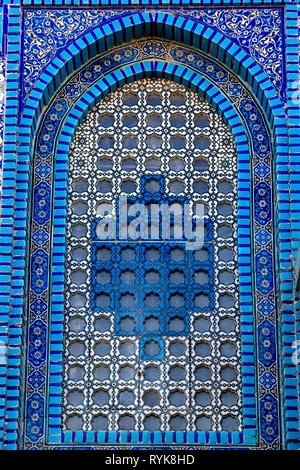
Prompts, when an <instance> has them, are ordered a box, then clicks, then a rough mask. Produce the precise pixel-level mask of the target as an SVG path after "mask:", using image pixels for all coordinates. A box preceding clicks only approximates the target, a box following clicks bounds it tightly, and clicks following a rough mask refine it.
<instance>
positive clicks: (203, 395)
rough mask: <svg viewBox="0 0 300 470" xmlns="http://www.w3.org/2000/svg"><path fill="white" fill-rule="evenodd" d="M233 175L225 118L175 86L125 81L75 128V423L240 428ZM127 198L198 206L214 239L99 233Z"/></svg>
mask: <svg viewBox="0 0 300 470" xmlns="http://www.w3.org/2000/svg"><path fill="white" fill-rule="evenodd" d="M158 44H159V43H157V46H158ZM115 110H119V111H118V112H116V111H115ZM99 136H100V138H99ZM83 156H84V157H83ZM225 157H226V158H225ZM236 170H237V161H236V155H235V146H234V143H233V142H232V137H231V134H230V133H229V132H228V130H227V128H226V127H225V126H224V124H223V123H222V120H221V119H220V118H219V116H218V115H217V113H216V112H215V111H214V110H213V109H212V108H210V107H209V106H208V105H207V104H206V103H205V102H204V101H203V100H201V99H200V98H199V97H198V96H197V95H196V94H194V93H191V92H189V91H187V90H186V89H185V88H184V87H182V86H178V85H176V84H172V83H171V82H168V81H159V80H154V81H152V80H149V79H148V80H146V81H138V82H136V83H134V84H132V85H130V86H129V85H127V86H125V87H124V88H123V89H121V90H120V91H117V92H114V93H113V94H112V95H110V96H109V97H108V98H106V99H105V100H103V101H102V102H101V103H99V105H98V106H97V107H96V108H95V109H94V110H93V111H90V113H89V114H88V116H87V118H86V120H85V122H84V123H83V124H82V125H81V126H80V128H79V129H78V131H77V133H76V134H75V136H74V141H73V143H72V145H71V153H70V167H69V183H68V186H69V216H68V221H69V223H68V232H69V234H68V239H69V246H68V250H69V256H68V265H67V270H66V286H67V292H68V293H67V297H66V306H65V331H66V332H67V333H66V338H65V356H64V357H65V366H64V368H65V379H64V384H65V386H64V396H65V400H66V401H65V403H66V405H64V408H63V409H64V415H65V418H64V422H63V426H64V427H66V429H71V430H78V429H87V430H88V429H96V430H103V429H104V430H106V429H107V430H113V429H119V430H122V429H123V430H135V429H136V430H143V429H146V430H149V431H157V430H161V431H169V430H173V431H180V430H181V431H184V430H186V429H188V430H193V429H196V430H198V431H210V430H212V431H215V430H221V429H223V430H226V431H229V430H230V431H238V430H241V428H240V425H239V424H238V420H237V418H239V415H240V414H241V413H240V411H239V407H238V401H239V400H240V403H241V395H240V393H239V395H238V394H237V392H239V391H240V389H241V387H240V372H239V366H238V362H239V357H240V343H239V338H238V335H239V303H238V295H237V293H238V277H237V269H236V254H235V253H234V251H233V250H234V248H235V242H234V237H236V235H234V233H233V232H232V227H233V228H234V231H236V223H234V220H235V218H236V216H235V215H234V213H236V207H235V201H234V193H235V197H236ZM162 174H163V175H164V176H163V177H162V176H161V175H162ZM212 175H213V176H212ZM126 194H127V195H128V200H127V203H128V205H129V206H130V205H132V204H135V203H137V202H138V203H139V204H140V205H142V207H143V209H144V210H145V211H147V210H148V209H147V208H148V207H150V204H155V203H157V202H158V203H160V204H161V203H164V204H168V207H171V206H170V205H171V204H175V203H177V204H187V203H189V201H193V203H199V202H200V201H201V202H202V203H203V204H205V206H206V207H207V216H206V217H207V224H206V227H207V233H206V235H205V240H206V243H205V247H204V248H203V249H201V250H196V251H193V250H186V248H185V242H184V240H185V238H184V237H182V236H181V237H180V238H181V240H182V242H181V243H180V240H178V239H177V237H176V242H173V243H172V242H171V243H170V241H169V242H167V241H166V242H165V243H163V242H162V241H160V242H158V243H157V242H155V240H154V241H153V240H151V241H150V240H149V241H148V242H145V241H144V242H142V239H143V238H145V237H146V232H147V230H148V223H147V225H146V226H144V225H145V224H141V226H140V235H141V240H140V243H136V242H133V240H131V242H130V237H129V241H128V242H127V243H126V242H125V241H123V242H122V241H120V242H117V243H115V242H111V243H110V242H108V243H106V244H105V243H103V241H102V242H100V241H98V242H97V241H96V240H97V236H95V233H94V221H95V219H96V220H97V211H98V209H99V206H100V207H102V205H103V204H104V205H105V206H107V203H110V202H111V203H112V204H113V205H114V209H113V210H114V213H116V212H117V211H118V197H119V196H120V195H126ZM214 194H217V197H216V198H215V197H214ZM95 196H96V197H95ZM180 207H181V206H180ZM128 210H130V209H128ZM141 210H142V209H141ZM181 217H182V216H181ZM174 222H175V221H174ZM161 223H162V221H161V222H160V224H161ZM166 223H167V220H166ZM117 231H118V224H117ZM170 235H171V234H170ZM162 236H163V234H161V236H159V234H158V236H156V240H157V241H159V240H161V237H162ZM165 236H166V235H165ZM173 236H174V234H173ZM167 238H169V237H168V236H167ZM141 242H142V243H141ZM217 247H218V248H217ZM84 253H85V255H84ZM133 277H135V279H133ZM88 332H89V333H88ZM84 349H85V352H84V351H83V350H84ZM216 358H218V359H216ZM86 364H89V365H88V366H87V368H86ZM85 376H86V377H89V379H88V381H89V383H90V387H89V386H88V387H87V385H86V381H85V380H84V377H85ZM78 379H79V380H78ZM239 396H240V397H239ZM216 408H217V409H218V413H217V414H216V413H215V409H216ZM86 409H87V410H88V413H86V412H85V410H86Z"/></svg>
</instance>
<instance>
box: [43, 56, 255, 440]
mask: <svg viewBox="0 0 300 470" xmlns="http://www.w3.org/2000/svg"><path fill="white" fill-rule="evenodd" d="M153 73H155V74H156V75H157V76H159V77H161V76H163V77H164V78H167V79H171V80H175V81H177V82H180V81H181V82H183V84H184V85H185V86H188V87H189V88H191V89H192V90H193V91H196V92H197V93H200V94H201V95H204V96H205V98H206V99H207V100H208V101H209V102H210V103H211V104H212V105H213V106H214V107H215V108H216V109H217V111H218V113H219V114H221V115H223V117H224V118H225V120H226V121H227V122H228V124H229V126H230V127H231V129H232V132H233V133H234V135H235V139H236V143H237V149H238V155H239V175H240V178H241V179H242V180H243V181H248V185H249V184H250V173H249V169H250V166H249V161H247V158H248V159H249V156H250V151H249V148H248V144H247V135H246V133H245V131H244V126H243V125H242V122H241V120H240V118H239V116H238V114H237V113H236V111H235V110H234V108H233V107H232V105H231V104H230V103H229V102H228V100H227V99H226V98H225V96H224V95H222V93H221V92H220V91H219V90H218V89H217V88H216V87H214V86H213V85H212V83H211V82H210V81H209V80H208V79H207V78H204V77H201V75H200V74H196V73H193V72H192V71H191V70H189V69H187V68H185V69H183V68H180V67H178V65H175V64H170V63H165V62H162V61H144V62H143V63H134V64H132V65H130V66H123V67H122V69H119V70H114V72H113V73H111V74H107V75H105V77H104V78H102V79H100V80H99V81H98V82H96V83H95V84H94V85H93V86H92V87H91V88H90V89H89V90H88V91H87V92H85V93H84V94H83V96H82V97H81V98H80V99H79V100H78V101H77V102H76V103H75V104H74V106H73V108H72V109H71V110H70V111H69V114H68V116H67V117H66V118H65V124H64V126H63V127H62V130H61V132H60V135H59V137H58V144H57V157H56V175H55V181H56V184H55V187H54V211H53V212H54V219H53V232H54V235H53V260H55V266H56V271H55V275H54V276H53V280H52V296H53V297H52V298H53V301H52V322H53V324H55V325H56V328H55V330H56V332H55V335H54V336H53V337H51V338H50V351H53V353H52V354H51V353H50V367H51V363H52V364H53V365H54V364H55V368H54V371H53V374H52V376H51V372H50V384H51V385H50V389H49V399H50V402H49V439H50V441H49V442H50V443H56V444H57V443H58V442H62V441H61V439H63V442H66V441H69V440H70V439H71V438H72V437H71V436H72V433H71V432H66V433H63V435H62V436H61V431H60V428H61V408H60V406H59V402H58V400H59V399H60V397H61V395H62V390H61V377H60V375H59V374H58V373H57V372H58V371H59V370H61V369H62V364H61V367H59V359H60V360H61V361H62V359H63V353H62V350H61V348H58V347H57V345H58V343H59V342H61V343H62V341H63V332H62V327H63V324H62V322H63V311H64V295H63V292H64V283H63V275H64V266H65V259H64V246H65V243H66V233H65V232H66V199H67V186H66V183H67V178H68V174H67V162H68V153H69V145H70V142H71V139H72V136H73V133H74V131H75V130H76V128H77V127H78V124H79V123H80V122H82V119H83V117H84V116H85V115H86V114H87V112H88V110H89V109H91V108H93V107H94V105H95V104H96V103H97V102H98V101H99V100H100V99H101V97H103V96H105V95H107V93H109V92H110V91H111V90H114V89H115V88H116V87H117V86H120V85H122V84H123V83H124V82H125V79H124V77H126V82H130V81H133V80H134V79H138V78H142V77H147V76H153ZM63 181H65V184H62V182H63ZM243 186H245V184H244V185H243ZM247 189H248V190H247ZM249 190H250V188H247V187H244V188H243V189H242V190H240V193H242V194H243V197H242V198H240V199H239V204H240V205H239V207H238V212H239V217H238V224H239V230H240V232H241V236H240V238H239V245H240V246H239V259H240V262H241V264H242V265H243V266H244V272H243V273H241V276H240V285H241V312H242V315H241V329H242V344H243V346H242V351H243V352H242V368H243V372H244V373H245V374H246V376H247V373H248V374H249V375H250V376H254V371H253V368H254V338H253V335H252V331H253V312H252V310H251V309H249V300H248V297H249V296H250V297H251V285H249V275H251V260H250V256H249V254H248V253H244V252H243V251H244V247H245V246H249V243H250V239H249V233H250V226H249V220H250V214H249V210H247V209H245V206H247V205H248V207H249V205H250V191H249ZM247 198H248V203H247ZM56 214H57V215H56ZM63 214H64V216H63ZM245 234H248V235H245ZM247 267H248V269H247ZM249 289H250V291H249ZM243 297H245V301H243ZM58 324H60V325H61V326H60V328H59V327H58ZM57 330H59V331H60V333H58V332H57ZM249 335H250V337H249ZM51 344H53V347H52V346H51ZM243 395H244V403H243V404H244V429H245V430H244V433H243V435H241V434H240V433H233V436H234V437H233V440H234V442H236V443H237V442H239V443H241V442H242V443H243V444H245V445H255V443H256V436H255V434H256V433H255V431H256V418H255V416H254V417H252V418H249V415H250V416H251V415H252V414H253V409H252V408H253V401H255V384H254V381H253V383H252V384H249V383H247V382H246V383H244V384H243ZM246 397H247V398H246ZM52 401H53V402H52ZM253 431H254V435H253ZM152 434H153V433H148V432H144V433H143V434H142V439H145V442H151V436H152ZM92 435H94V442H96V443H101V442H102V443H103V444H104V443H105V442H107V441H106V440H105V436H106V439H108V442H110V443H112V442H114V443H116V442H117V441H116V439H117V433H116V432H112V431H111V432H109V433H108V434H107V433H90V434H89V436H90V437H89V439H91V436H92ZM120 435H121V436H123V439H121V441H120V442H128V441H127V440H126V441H125V440H124V439H125V436H127V433H120ZM166 435H167V436H169V439H167V440H165V443H173V444H176V443H177V444H179V443H184V442H187V437H186V436H187V435H188V436H189V438H188V441H189V443H190V444H192V443H193V444H198V445H205V444H207V442H208V443H209V444H210V445H211V444H218V443H220V444H228V443H229V441H231V442H232V435H230V437H229V436H228V433H225V432H224V433H214V432H210V433H209V440H208V441H207V435H206V434H205V433H204V432H203V433H197V432H195V433H194V432H191V433H188V434H187V433H172V432H170V433H166ZM154 436H155V443H163V436H162V433H155V434H154ZM217 436H219V437H217ZM80 439H83V433H82V432H77V433H76V435H75V440H76V442H77V443H78V442H85V441H82V440H81V441H80ZM103 439H104V440H103ZM126 439H127V437H126ZM170 439H171V440H170ZM90 442H91V441H90ZM138 442H140V443H144V441H143V440H139V441H138Z"/></svg>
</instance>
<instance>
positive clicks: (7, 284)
mask: <svg viewBox="0 0 300 470" xmlns="http://www.w3.org/2000/svg"><path fill="white" fill-rule="evenodd" d="M4 15H5V17H6V22H5V23H4V28H3V35H4V37H5V38H6V41H7V42H6V44H5V47H6V51H7V54H6V102H5V116H4V122H5V130H4V156H3V157H4V160H3V173H2V210H1V217H2V220H1V244H0V250H1V267H0V269H1V271H0V272H1V279H2V287H1V293H0V299H1V300H0V303H1V333H2V340H3V343H4V345H5V353H6V367H1V376H0V377H1V407H2V410H1V415H2V417H3V418H4V423H3V427H2V432H1V434H2V436H3V438H2V439H4V440H5V442H6V444H5V448H7V449H14V448H16V442H17V440H18V433H19V430H20V426H19V423H20V413H21V412H22V411H21V406H20V403H21V400H22V389H24V379H23V373H22V370H24V363H23V368H22V344H21V343H22V339H21V338H22V336H24V330H23V315H24V310H23V303H24V298H25V297H26V295H25V292H24V289H23V286H24V279H25V269H24V268H25V258H26V254H25V243H24V241H22V239H23V240H25V239H26V229H25V225H26V224H25V220H26V215H25V213H26V209H25V208H24V207H23V203H22V199H23V196H24V194H23V177H24V174H23V170H24V168H22V162H21V161H20V160H19V159H18V158H17V153H16V150H17V141H18V133H17V126H16V121H17V115H18V105H17V97H18V93H19V58H20V44H19V40H20V24H21V22H20V18H21V9H20V7H19V6H17V5H16V6H14V5H10V6H8V7H5V9H4ZM3 389H4V390H3ZM3 392H4V393H3ZM2 439H1V442H0V448H1V447H2Z"/></svg>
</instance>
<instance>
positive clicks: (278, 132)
mask: <svg viewBox="0 0 300 470" xmlns="http://www.w3.org/2000/svg"><path fill="white" fill-rule="evenodd" d="M8 3H9V4H11V3H12V2H8ZM260 3H262V2H260ZM268 3H269V4H270V2H268ZM276 3H277V2H276ZM297 3H298V2H297ZM18 4H19V2H18ZM215 4H216V3H215ZM233 4H234V5H237V4H239V5H241V4H242V3H237V2H234V3H233ZM247 4H248V5H249V3H247ZM251 4H253V3H252V2H250V5H251ZM272 4H273V2H272ZM288 4H290V2H288ZM123 5H124V4H123ZM291 6H292V5H291ZM288 17H289V16H288V12H287V18H288ZM291 18H292V14H291ZM287 32H288V28H287ZM292 36H294V32H293V31H292V30H291V42H292V41H293V40H295V38H292ZM15 42H16V41H15ZM12 47H13V46H12ZM289 59H290V60H291V62H293V61H294V60H293V52H292V48H291V52H290V55H288V61H289ZM13 91H15V90H13V89H12V92H13ZM263 105H264V106H265V103H264V104H263ZM276 115H277V119H276V129H275V131H274V135H275V138H276V139H275V143H278V145H277V149H278V158H277V162H278V164H279V165H281V164H282V165H284V164H285V165H286V166H287V162H288V159H286V158H287V157H286V156H287V150H288V147H287V144H286V142H285V136H286V132H285V129H286V127H285V122H284V118H283V113H282V112H281V111H280V112H279V113H276ZM267 117H268V118H269V119H270V120H271V122H272V113H267ZM6 143H8V142H6ZM8 145H10V143H8ZM274 145H275V144H274ZM6 152H7V153H10V152H8V148H7V147H6ZM7 153H6V162H7V161H9V156H8V154H7ZM25 161H26V160H25ZM284 162H285V163H284ZM24 168H25V167H24ZM285 172H286V174H287V170H286V169H285ZM25 173H26V170H25ZM5 177H6V178H8V176H7V173H5ZM7 182H8V181H6V183H7ZM13 187H14V186H13ZM6 188H7V186H6V187H5V190H6ZM8 189H9V190H11V189H12V186H8ZM11 195H12V194H10V196H11ZM5 196H6V197H7V198H8V193H6V195H5ZM6 202H8V199H6ZM285 204H286V202H284V201H283V203H282V204H279V208H278V214H279V215H280V216H282V217H285V213H286V208H285ZM6 207H7V210H9V209H11V204H6ZM9 226H11V224H10V223H9V222H8V224H7V226H6V224H5V222H4V227H5V228H6V227H7V228H8V230H9ZM283 232H284V230H283ZM283 232H282V234H281V235H282V240H283V241H282V243H281V255H280V256H283V258H282V259H283V260H282V261H281V265H282V266H283V265H284V263H285V261H284V260H285V259H286V253H287V250H288V249H289V248H288V246H287V245H286V246H285V245H284V244H285V242H284V233H283ZM8 233H9V232H8ZM11 233H12V232H11ZM10 237H11V235H10ZM6 240H7V239H6V235H5V236H4V238H3V243H4V248H5V251H2V250H1V252H2V253H6V252H7V245H6ZM11 241H12V238H11ZM279 261H280V258H279ZM4 262H5V263H9V262H10V254H9V255H8V258H6V259H5V261H4ZM6 266H9V264H7V265H6ZM278 271H279V270H278ZM8 272H9V268H8ZM4 273H5V276H7V269H6V268H4ZM6 279H7V278H6V277H5V282H6ZM21 279H22V276H21ZM18 280H19V279H18ZM6 285H7V286H9V284H6ZM287 291H288V289H287ZM287 291H286V292H287ZM291 292H292V291H291V290H290V291H289V293H291ZM287 293H288V292H287ZM3 298H4V301H3V305H6V303H5V301H6V297H5V296H3ZM4 316H5V315H4ZM285 318H286V322H287V325H288V328H290V329H291V334H290V336H291V339H292V338H294V336H293V335H294V332H293V326H292V325H293V323H292V322H293V315H291V313H289V312H288V313H287V315H286V317H285ZM5 324H6V321H5V318H4V321H3V326H4V325H5ZM283 326H285V325H283ZM4 328H5V326H4ZM18 337H19V338H20V337H21V335H20V333H19V332H18V333H17V334H16V335H15V338H18ZM291 339H289V343H288V344H291ZM288 354H289V355H291V353H290V352H289V353H288ZM284 370H285V368H284V367H283V372H284ZM286 370H287V374H286V378H285V379H283V381H285V383H286V385H285V386H284V387H283V390H284V391H285V390H287V387H288V386H289V385H288V384H289V367H287V368H286ZM283 377H284V375H283ZM292 377H293V378H292V387H291V393H292V394H293V398H292V409H291V415H294V416H296V413H297V406H298V400H297V399H295V398H294V397H295V392H296V395H297V390H296V388H295V384H296V382H295V377H296V376H295V371H294V370H292ZM14 388H16V387H14ZM17 389H18V387H17ZM287 393H288V392H287ZM287 398H289V395H287ZM16 413H17V412H16V410H15V409H14V415H16ZM292 417H293V416H292ZM9 419H11V421H10V425H9V427H11V429H12V431H11V432H10V431H8V438H9V439H8V446H7V447H6V448H9V446H10V448H14V447H15V446H16V433H15V432H14V430H13V427H14V423H17V421H16V418H12V415H11V416H10V418H9ZM288 421H289V420H287V424H288V429H289V431H288V432H289V433H290V434H289V435H288V439H286V435H285V436H284V437H285V445H286V446H287V447H288V446H290V448H291V447H293V446H294V447H295V446H297V443H298V442H299V430H298V429H295V418H293V419H292V420H290V422H288ZM9 427H8V428H9ZM15 429H16V427H15Z"/></svg>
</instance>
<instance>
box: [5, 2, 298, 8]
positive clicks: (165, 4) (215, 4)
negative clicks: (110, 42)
mask: <svg viewBox="0 0 300 470" xmlns="http://www.w3.org/2000/svg"><path fill="white" fill-rule="evenodd" d="M289 1H290V2H293V1H296V2H297V1H298V0H286V1H284V0H283V1H282V0H1V3H0V5H1V4H9V5H13V4H17V5H24V6H25V5H26V6H29V5H31V6H46V7H48V6H101V7H114V6H122V7H123V6H125V5H126V6H128V5H131V6H134V7H143V6H155V7H157V6H158V7H159V6H162V7H172V6H176V7H177V6H188V7H191V6H192V7H195V6H212V7H218V6H219V7H220V6H221V7H222V6H224V7H228V6H235V7H238V6H253V7H256V8H257V7H258V8H259V7H260V6H264V5H283V4H288V3H289Z"/></svg>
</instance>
